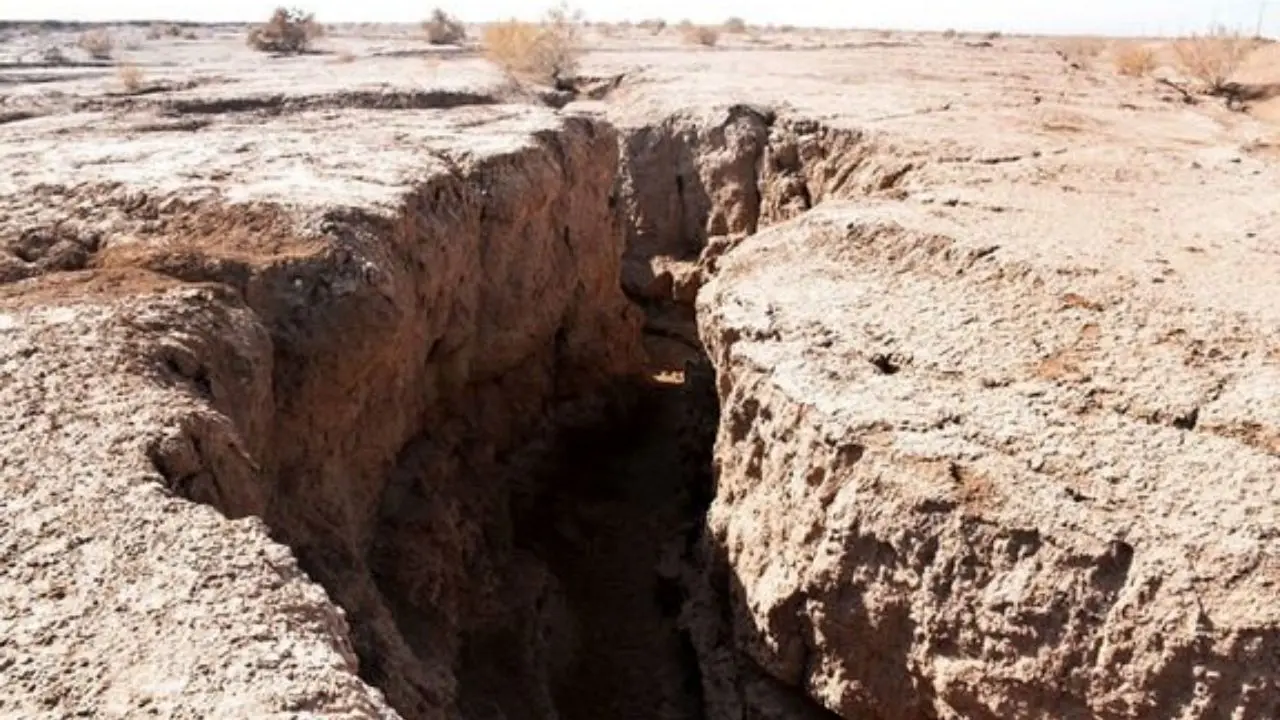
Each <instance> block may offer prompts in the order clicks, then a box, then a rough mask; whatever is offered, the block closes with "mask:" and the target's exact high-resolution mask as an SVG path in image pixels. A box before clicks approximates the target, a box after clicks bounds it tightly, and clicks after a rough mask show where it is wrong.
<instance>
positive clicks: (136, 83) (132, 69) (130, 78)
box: [116, 62, 145, 93]
mask: <svg viewBox="0 0 1280 720" xmlns="http://www.w3.org/2000/svg"><path fill="white" fill-rule="evenodd" d="M116 75H117V76H119V78H120V84H121V85H123V86H124V89H125V92H129V93H136V92H138V91H139V90H141V89H142V81H143V79H144V78H145V75H144V74H143V72H142V68H140V67H138V66H137V65H135V64H133V63H131V62H122V63H120V64H119V65H117V66H116Z"/></svg>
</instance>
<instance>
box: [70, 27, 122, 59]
mask: <svg viewBox="0 0 1280 720" xmlns="http://www.w3.org/2000/svg"><path fill="white" fill-rule="evenodd" d="M76 45H77V46H78V47H79V48H80V49H81V50H84V51H85V52H87V53H89V57H91V58H93V59H94V60H110V59H111V54H112V53H113V52H115V49H116V41H115V38H113V37H112V36H111V33H109V32H107V31H106V30H105V29H103V28H98V29H97V30H89V31H88V32H85V33H84V34H82V35H81V36H80V39H79V40H77V41H76Z"/></svg>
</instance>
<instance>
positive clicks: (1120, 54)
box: [1111, 42, 1156, 77]
mask: <svg viewBox="0 0 1280 720" xmlns="http://www.w3.org/2000/svg"><path fill="white" fill-rule="evenodd" d="M1111 62H1112V64H1113V65H1115V68H1116V72H1118V73H1120V74H1121V75H1126V76H1128V77H1145V76H1147V75H1150V74H1151V73H1152V72H1153V71H1154V70H1155V69H1156V53H1155V51H1154V50H1152V49H1151V48H1149V47H1147V46H1146V45H1143V44H1142V43H1138V42H1127V43H1121V44H1119V45H1117V46H1116V47H1115V48H1114V49H1113V50H1112V51H1111Z"/></svg>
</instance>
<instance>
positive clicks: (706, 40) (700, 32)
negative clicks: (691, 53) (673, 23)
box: [681, 24, 720, 47]
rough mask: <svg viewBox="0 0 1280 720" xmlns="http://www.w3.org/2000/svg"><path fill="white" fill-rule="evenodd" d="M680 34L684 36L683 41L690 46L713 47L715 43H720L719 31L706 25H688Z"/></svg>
mask: <svg viewBox="0 0 1280 720" xmlns="http://www.w3.org/2000/svg"><path fill="white" fill-rule="evenodd" d="M681 34H682V35H683V36H684V41H685V42H687V43H689V44H690V45H702V46H703V47H714V46H715V44H716V43H718V42H720V31H719V30H717V29H715V28H713V27H707V26H706V25H693V24H690V25H689V26H688V27H685V28H683V29H682V31H681Z"/></svg>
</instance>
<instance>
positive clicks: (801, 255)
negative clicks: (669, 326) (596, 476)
mask: <svg viewBox="0 0 1280 720" xmlns="http://www.w3.org/2000/svg"><path fill="white" fill-rule="evenodd" d="M952 228H953V226H951V225H949V224H948V223H947V222H945V221H941V220H939V219H938V218H935V217H931V216H930V215H928V214H927V213H923V212H918V211H915V210H913V209H910V208H903V207H901V206H897V205H894V204H892V203H884V202H879V203H874V202H865V203H861V204H860V205H859V206H853V205H845V206H841V205H832V206H828V207H826V208H823V209H820V210H817V211H815V212H814V213H812V214H811V215H810V216H808V217H806V218H804V219H803V220H801V221H798V222H795V223H792V224H787V225H783V226H779V227H777V228H774V229H771V230H769V231H766V232H764V233H762V234H760V235H758V236H756V237H754V238H751V239H749V240H747V241H745V242H744V243H743V244H742V245H740V246H739V247H738V248H737V249H736V250H735V251H734V252H732V253H730V254H729V255H728V256H726V257H724V258H722V259H721V261H720V270H719V273H718V274H717V275H716V276H715V278H714V279H713V280H712V281H711V283H710V285H709V286H707V287H706V288H704V290H703V293H702V294H701V295H700V296H699V303H698V304H699V314H698V319H699V327H700V330H701V335H702V338H703V339H704V341H705V342H706V344H707V347H708V351H709V354H710V357H711V358H712V360H713V362H714V364H715V366H716V369H717V376H718V377H717V383H718V388H719V396H720V401H721V405H722V407H721V412H722V421H721V424H720V430H719V435H718V438H717V445H716V477H717V482H716V499H715V502H714V504H713V505H712V507H711V510H710V512H709V515H708V519H707V524H708V529H709V534H708V537H707V539H706V541H705V542H704V543H703V545H702V546H701V548H700V550H699V552H700V558H701V560H702V562H703V563H705V564H704V565H703V572H702V573H700V574H695V577H696V579H701V580H705V581H706V582H709V583H710V584H711V589H710V590H709V591H708V593H709V596H710V597H713V598H721V599H723V600H724V601H725V602H726V603H727V610H726V611H725V613H724V614H723V615H720V616H716V615H714V614H713V613H711V612H709V611H708V608H709V607H711V606H712V602H711V601H709V602H708V603H707V607H706V608H704V612H703V613H702V615H701V617H703V618H706V619H707V623H708V624H709V626H710V628H711V629H709V630H706V631H704V634H703V638H704V640H703V648H704V651H703V655H704V657H710V658H713V661H712V662H713V663H714V664H715V666H716V667H718V668H720V669H721V670H722V671H723V672H724V673H725V675H726V677H729V678H737V679H736V680H725V681H723V683H724V685H725V686H727V687H730V688H732V689H733V691H730V692H727V693H726V694H725V700H724V702H723V703H722V705H721V707H722V708H724V712H723V713H714V712H713V713H712V716H715V717H759V716H769V715H768V714H767V713H760V712H758V711H756V710H754V709H753V708H752V702H751V701H750V700H749V699H745V696H746V694H745V693H744V692H743V691H742V688H743V686H744V683H748V684H750V683H752V682H754V680H753V678H755V677H756V676H758V675H760V674H764V675H766V676H768V677H769V678H771V679H772V681H774V682H775V683H777V684H781V685H782V686H784V687H789V688H793V689H795V690H797V691H799V692H801V693H803V694H804V695H805V696H807V697H808V698H809V699H810V700H811V701H812V702H813V703H815V704H817V705H819V706H821V707H822V708H825V709H826V710H827V711H830V712H832V713H835V714H836V715H838V716H839V717H844V718H856V717H874V718H924V717H945V718H999V717H1026V718H1062V717H1090V718H1111V717H1180V718H1192V717H1196V718H1209V717H1257V718H1261V717H1270V716H1273V715H1275V714H1276V713H1277V712H1278V711H1280V693H1278V692H1277V688H1276V686H1275V684H1274V677H1275V673H1276V671H1277V669H1278V668H1277V665H1276V663H1277V657H1280V655H1278V653H1280V646H1278V645H1277V641H1278V638H1280V635H1278V634H1277V621H1278V620H1280V615H1277V613H1276V610H1275V608H1274V607H1273V606H1272V605H1271V604H1270V603H1265V602H1258V601H1257V598H1261V597H1264V596H1266V595H1267V592H1268V591H1267V589H1266V588H1268V587H1270V585H1271V584H1272V583H1273V582H1274V581H1275V577H1276V572H1277V571H1278V570H1280V566H1278V565H1277V564H1276V561H1275V557H1274V555H1273V554H1271V553H1269V552H1267V550H1266V548H1267V547H1268V545H1269V544H1270V540H1269V539H1268V538H1270V537H1271V535H1272V533H1273V531H1272V529H1271V528H1272V527H1273V526H1274V522H1275V520H1276V518H1275V512H1276V510H1275V508H1276V500H1277V498H1276V496H1275V492H1276V491H1275V488H1274V485H1273V484H1271V483H1270V482H1269V481H1267V480H1266V478H1270V477H1274V476H1275V473H1276V472H1277V471H1278V470H1280V465H1278V464H1277V458H1276V456H1275V453H1274V448H1273V447H1271V446H1269V445H1267V444H1266V443H1258V442H1256V436H1254V435H1251V434H1241V433H1239V432H1238V431H1236V430H1230V428H1240V427H1244V426H1247V425H1249V421H1248V420H1246V418H1247V417H1250V416H1252V414H1253V411H1251V410H1248V407H1249V403H1242V402H1241V394H1242V393H1243V394H1244V395H1250V394H1252V393H1256V392H1257V391H1258V388H1259V385H1258V383H1259V382H1260V381H1261V379H1262V378H1266V377H1273V376H1274V369H1273V363H1274V359H1273V357H1272V356H1270V355H1269V354H1268V351H1267V349H1266V348H1267V347H1269V346H1270V343H1271V342H1272V341H1273V340H1274V338H1269V336H1268V333H1267V331H1266V329H1265V328H1263V327H1258V326H1248V327H1245V326H1241V325H1235V326H1234V328H1235V330H1234V331H1233V332H1232V333H1230V334H1224V333H1223V332H1222V330H1221V328H1222V327H1223V319H1222V317H1221V316H1217V315H1215V314H1214V313H1211V312H1206V311H1204V310H1202V309H1197V308H1191V307H1177V306H1172V307H1170V306H1165V307H1163V308H1162V309H1161V310H1160V311H1159V312H1158V313H1147V312H1144V311H1143V310H1140V308H1149V307H1152V306H1154V305H1155V298H1154V297H1148V296H1144V295H1143V292H1144V291H1142V290H1138V289H1135V288H1134V287H1132V286H1131V285H1125V284H1122V283H1115V282H1114V281H1113V280H1111V279H1110V278H1088V279H1082V278H1081V277H1079V276H1075V277H1073V276H1071V275H1066V274H1057V275H1054V274H1048V273H1044V272H1042V271H1041V270H1040V269H1039V268H1036V267H1034V266H1031V265H1026V264H1018V263H1008V262H1007V261H1002V260H1001V259H1000V258H998V257H993V256H992V255H993V253H992V249H991V248H990V247H982V246H976V245H972V244H967V243H965V242H963V241H961V240H957V239H955V238H953V237H951V236H950V231H951V230H952ZM1084 298H1088V300H1085V299H1084ZM1205 347H1215V348H1219V351H1218V352H1215V353H1212V354H1213V355H1214V356H1215V357H1217V360H1214V361H1209V360H1208V358H1207V357H1206V356H1205V355H1204V354H1203V353H1202V352H1201V350H1200V349H1203V348H1205ZM1042 348H1047V349H1049V350H1051V352H1050V354H1049V356H1048V357H1047V358H1046V357H1044V355H1043V353H1042V351H1041V350H1040V349H1042ZM1119 378H1127V381H1125V382H1121V383H1117V382H1115V380H1117V379H1119ZM1210 417H1212V420H1211V421H1209V422H1208V423H1206V420H1207V419H1208V418H1210ZM1250 598H1253V599H1250ZM695 622H696V621H695ZM735 686H736V687H735ZM735 691H736V692H735Z"/></svg>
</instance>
